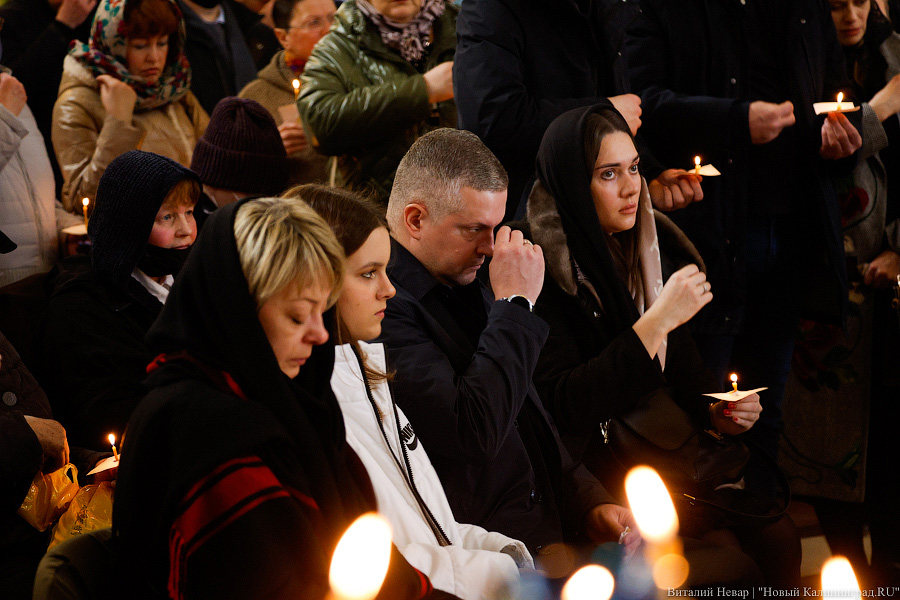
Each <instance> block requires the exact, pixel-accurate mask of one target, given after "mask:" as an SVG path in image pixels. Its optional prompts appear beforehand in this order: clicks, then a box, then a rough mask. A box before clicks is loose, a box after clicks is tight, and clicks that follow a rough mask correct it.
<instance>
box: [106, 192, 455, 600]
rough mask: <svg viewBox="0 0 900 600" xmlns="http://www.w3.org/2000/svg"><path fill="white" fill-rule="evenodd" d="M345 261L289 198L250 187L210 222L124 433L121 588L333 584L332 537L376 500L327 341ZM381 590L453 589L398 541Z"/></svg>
mask: <svg viewBox="0 0 900 600" xmlns="http://www.w3.org/2000/svg"><path fill="white" fill-rule="evenodd" d="M343 262H344V253H343V251H342V249H341V247H340V245H339V244H338V242H337V240H336V239H335V238H334V234H333V233H332V232H331V230H330V229H329V227H328V225H327V224H326V223H325V222H324V221H323V220H322V219H321V217H319V216H318V215H317V214H316V213H315V212H314V211H313V210H312V209H311V208H309V207H308V206H307V205H305V204H304V203H302V202H297V201H296V200H290V199H275V198H262V199H253V200H244V201H240V202H236V203H232V204H229V205H227V206H225V207H223V208H221V209H219V210H217V211H216V212H215V213H213V215H212V216H211V217H210V218H209V220H208V221H207V222H206V225H205V226H204V231H203V235H202V236H201V239H200V242H199V243H198V244H197V247H196V248H195V249H194V251H193V252H192V254H191V256H190V257H189V258H188V261H187V263H186V264H185V267H184V270H183V271H182V273H181V274H180V275H179V277H178V281H177V283H176V284H175V286H174V287H173V289H172V294H171V297H170V299H169V301H168V302H167V303H166V306H165V308H164V309H163V311H162V313H161V314H160V317H159V319H158V320H157V322H156V323H155V324H154V326H153V328H152V329H151V330H150V332H149V334H148V336H147V339H148V343H149V344H150V346H151V347H152V348H153V351H154V352H159V353H161V354H159V356H158V357H157V358H156V359H155V360H154V363H153V365H152V366H151V368H150V378H149V381H148V384H149V387H150V389H151V391H150V393H149V394H148V395H147V397H146V398H145V399H144V400H143V401H142V402H141V404H140V406H139V407H138V409H137V410H136V411H135V414H134V416H133V417H132V419H131V421H130V422H129V424H128V430H127V431H126V433H125V438H124V440H123V444H122V453H121V454H122V461H121V465H120V467H119V477H118V482H117V486H116V503H115V506H114V508H113V534H114V536H116V537H117V538H118V540H119V541H120V543H121V553H120V555H119V558H120V560H119V564H118V565H116V568H115V569H114V570H113V572H115V573H118V574H119V576H120V582H121V583H120V587H119V588H118V589H119V590H120V591H121V592H123V593H124V595H125V596H127V597H166V598H223V599H227V598H241V599H252V598H276V599H281V598H284V599H294V600H295V599H298V598H303V599H315V600H320V599H321V598H324V597H326V594H327V592H328V568H329V562H330V559H331V553H332V551H333V549H334V547H335V545H336V544H337V541H338V539H339V537H340V535H341V534H342V533H343V532H344V530H345V529H346V528H347V527H348V526H349V525H350V523H351V522H352V521H353V520H354V519H355V518H356V517H357V516H359V515H361V514H363V513H365V512H368V511H372V510H375V509H376V506H375V501H374V492H373V491H372V487H371V483H370V481H369V479H368V477H367V475H366V472H365V468H364V467H363V465H362V463H361V462H360V461H359V458H358V457H357V456H356V455H355V454H354V453H353V451H352V450H350V448H349V447H348V446H347V443H346V441H345V439H344V422H343V419H342V417H341V410H340V407H339V406H338V404H337V400H336V399H335V398H334V395H333V393H332V392H331V388H330V380H331V372H332V367H333V363H334V345H333V344H332V345H324V346H323V345H322V344H324V343H325V342H326V341H327V340H328V332H327V330H326V329H325V326H324V322H323V312H324V311H325V310H326V309H327V308H328V307H329V306H330V305H331V304H332V303H333V302H334V300H335V298H336V295H337V293H338V290H340V287H341V283H342V278H343V272H344V265H343ZM316 346H318V348H316ZM378 598H380V599H383V600H388V599H392V600H393V599H396V600H412V599H418V598H435V599H437V598H453V596H451V595H449V594H445V593H443V592H437V591H435V590H433V589H432V588H431V584H430V582H429V580H428V579H427V577H425V576H424V575H423V574H422V573H420V572H419V571H416V570H415V569H413V568H412V567H411V566H410V565H409V563H407V562H406V561H405V560H404V559H403V558H402V556H401V555H400V554H399V552H397V551H396V549H393V551H392V556H391V561H390V569H389V570H388V574H387V578H386V581H385V583H384V585H383V587H382V588H381V592H380V594H379V596H378Z"/></svg>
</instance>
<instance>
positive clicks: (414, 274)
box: [387, 238, 443, 302]
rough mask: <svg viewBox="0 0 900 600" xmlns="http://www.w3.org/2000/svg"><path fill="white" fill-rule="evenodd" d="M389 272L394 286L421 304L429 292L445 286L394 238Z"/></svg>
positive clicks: (392, 239)
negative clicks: (400, 288)
mask: <svg viewBox="0 0 900 600" xmlns="http://www.w3.org/2000/svg"><path fill="white" fill-rule="evenodd" d="M387 271H388V275H389V276H390V278H391V281H393V282H394V284H396V285H399V286H401V287H402V288H403V289H405V290H406V291H407V292H409V293H410V294H411V295H412V296H413V298H415V299H416V300H418V301H419V302H421V301H422V298H424V297H425V295H426V294H428V292H430V291H431V290H433V289H434V288H436V287H438V286H440V285H443V284H442V283H441V282H440V281H438V280H437V279H436V278H435V277H434V275H432V274H431V273H430V272H429V271H428V269H426V268H425V265H423V264H422V263H421V262H419V259H418V258H416V257H415V256H413V253H412V252H410V251H409V250H407V249H406V248H404V247H403V245H402V244H400V242H398V241H397V240H395V239H394V238H391V261H390V263H388V268H387Z"/></svg>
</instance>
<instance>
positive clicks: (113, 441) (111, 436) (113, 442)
mask: <svg viewBox="0 0 900 600" xmlns="http://www.w3.org/2000/svg"><path fill="white" fill-rule="evenodd" d="M109 444H110V446H112V449H113V458H114V459H116V460H117V461H118V460H119V452H118V451H117V450H116V436H115V435H114V434H112V433H111V434H109Z"/></svg>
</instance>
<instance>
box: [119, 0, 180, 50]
mask: <svg viewBox="0 0 900 600" xmlns="http://www.w3.org/2000/svg"><path fill="white" fill-rule="evenodd" d="M122 21H123V22H124V23H125V37H126V38H141V39H143V38H150V37H153V36H157V35H167V36H169V52H168V55H167V56H166V65H169V64H171V63H172V61H174V60H175V57H176V56H178V53H179V52H180V51H181V49H180V48H179V47H178V45H179V42H178V36H177V35H176V36H173V35H172V34H173V33H175V32H177V31H178V26H179V24H180V23H181V13H180V12H179V11H178V8H177V7H176V6H175V4H174V3H173V2H172V1H171V0H128V1H127V2H125V12H124V14H123V18H122Z"/></svg>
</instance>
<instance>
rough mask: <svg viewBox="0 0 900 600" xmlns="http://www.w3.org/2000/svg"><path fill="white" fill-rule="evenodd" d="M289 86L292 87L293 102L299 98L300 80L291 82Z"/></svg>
mask: <svg viewBox="0 0 900 600" xmlns="http://www.w3.org/2000/svg"><path fill="white" fill-rule="evenodd" d="M291 85H292V86H294V100H296V99H297V98H299V97H300V80H299V79H295V80H293V81H292V82H291Z"/></svg>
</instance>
